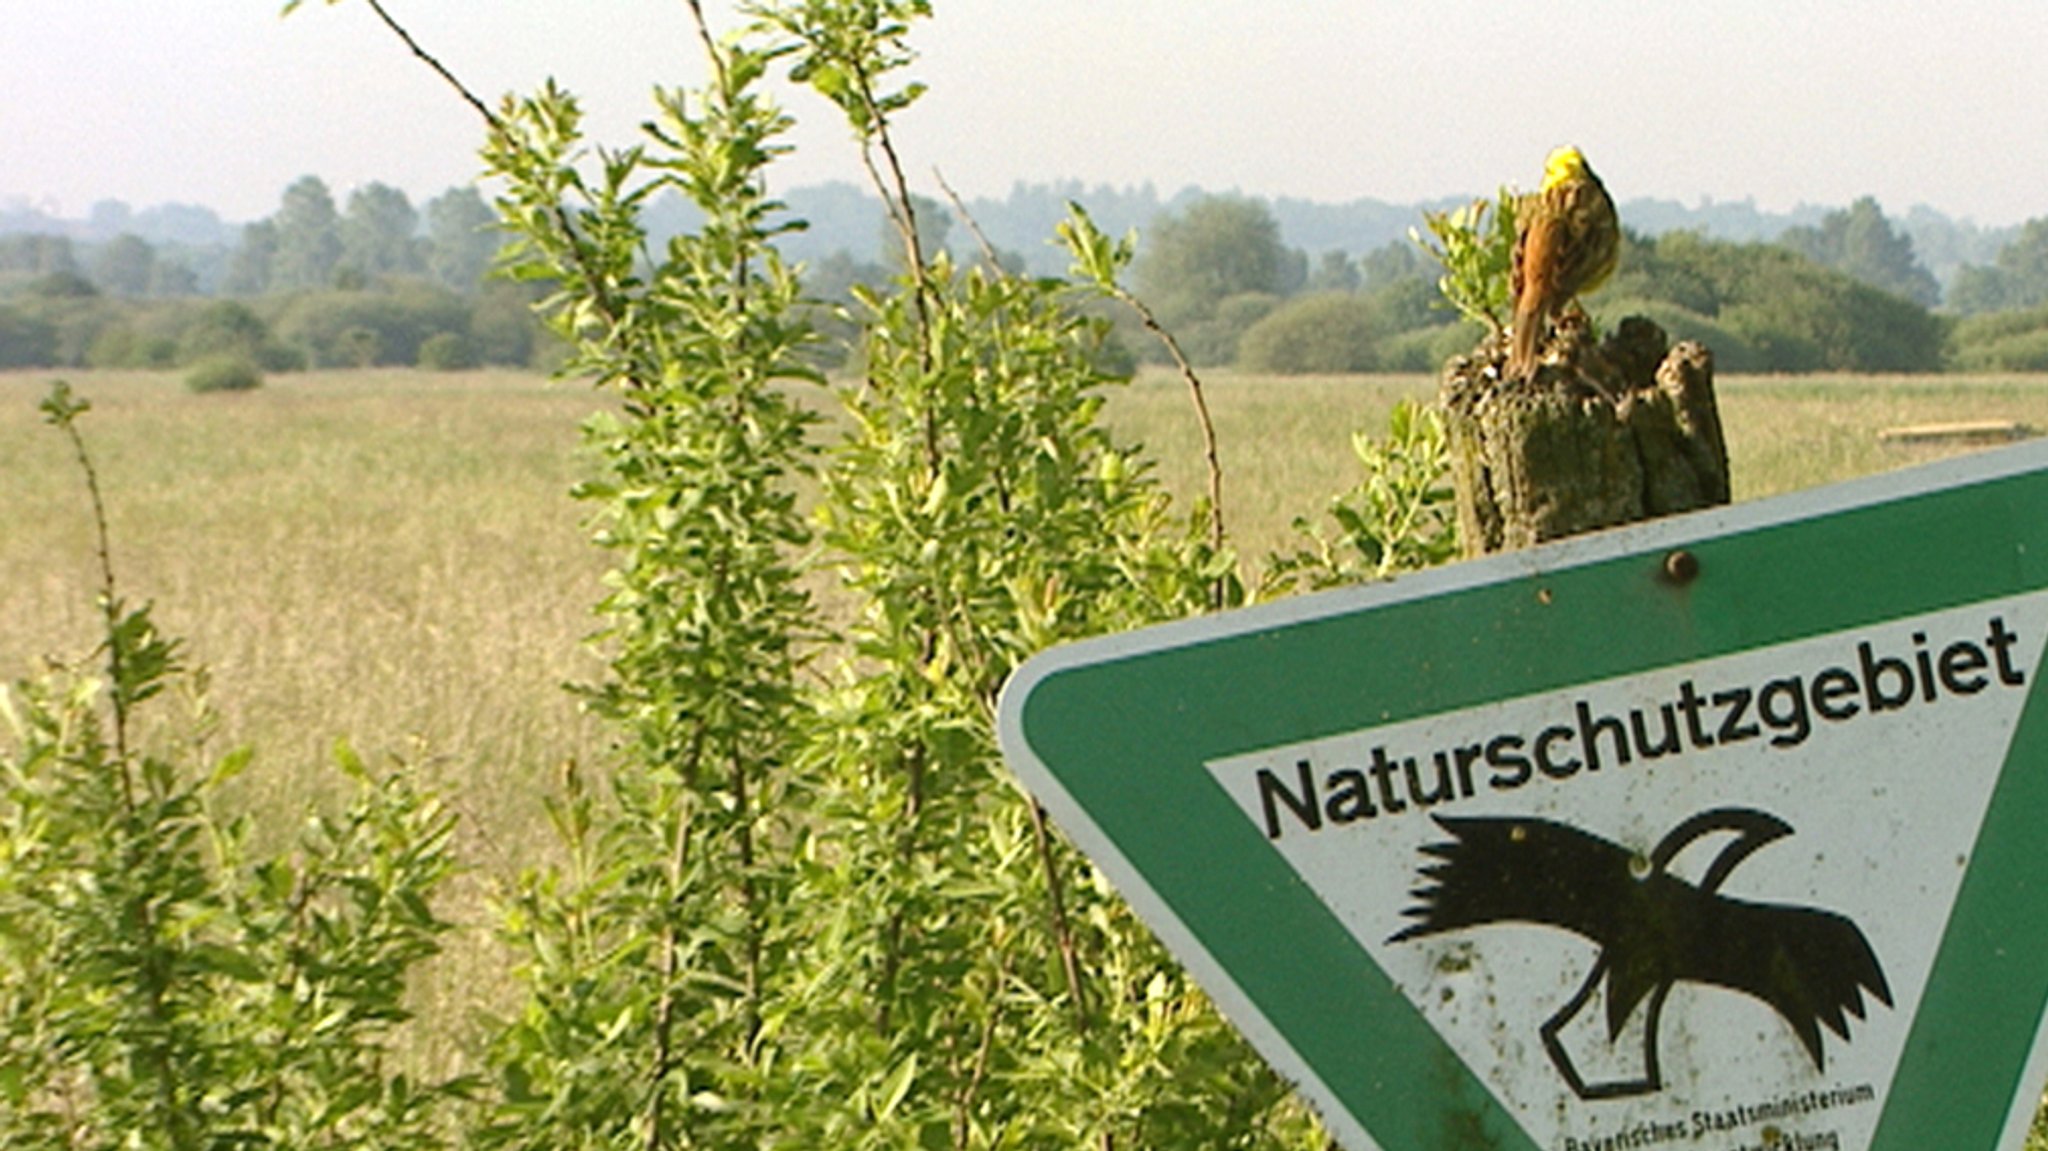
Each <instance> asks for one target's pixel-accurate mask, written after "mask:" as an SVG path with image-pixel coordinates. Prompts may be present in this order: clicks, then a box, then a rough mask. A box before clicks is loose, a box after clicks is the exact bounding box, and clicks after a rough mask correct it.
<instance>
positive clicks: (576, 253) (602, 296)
mask: <svg viewBox="0 0 2048 1151" xmlns="http://www.w3.org/2000/svg"><path fill="white" fill-rule="evenodd" d="M368 3H369V5H370V11H372V12H375V13H376V14H377V19H379V20H381V21H383V22H384V26H385V27H386V28H389V29H390V30H391V32H392V34H393V35H395V36H397V37H398V38H399V40H400V41H402V42H403V43H404V44H405V46H406V48H407V49H408V50H410V51H411V52H412V54H413V56H414V57H416V58H417V59H418V60H419V61H420V62H421V63H423V64H425V65H426V66H427V67H428V68H430V69H432V70H433V72H434V74H435V75H437V76H439V77H441V79H442V80H443V81H444V82H446V83H447V85H448V86H449V87H450V88H452V89H454V90H455V94H456V95H457V96H460V97H461V98H462V100H463V102H464V103H466V104H468V105H469V106H470V107H471V108H473V109H475V110H476V114H477V115H479V116H481V117H483V121H484V123H485V124H486V125H487V126H488V127H489V128H490V130H491V131H492V132H493V133H496V134H499V135H504V134H506V133H507V132H508V131H509V126H508V125H507V124H506V122H505V119H504V117H502V116H499V115H498V114H497V113H495V112H493V111H491V109H490V106H489V105H488V104H485V103H484V102H483V99H482V98H481V97H479V96H478V95H477V94H476V92H475V91H474V90H473V89H471V88H470V87H469V85H467V84H464V83H463V82H462V80H461V79H460V78H458V77H457V76H456V75H455V73H454V72H452V71H450V70H449V68H448V66H447V65H445V64H443V63H441V61H440V59H439V58H437V57H436V56H434V55H433V54H432V53H431V52H428V51H427V50H426V49H425V48H424V47H422V46H421V45H420V43H419V41H417V40H415V39H413V36H412V33H411V32H409V31H407V30H406V28H405V26H404V25H403V24H400V23H399V22H398V20H397V19H396V18H395V17H393V16H392V15H391V13H390V12H389V11H387V10H386V9H385V7H384V5H383V3H382V0H368ZM691 7H693V8H694V7H696V4H695V3H694V0H692V3H691ZM706 35H707V42H708V35H709V34H708V33H706ZM712 59H713V61H714V64H716V63H717V60H718V57H717V55H716V53H715V52H714V53H713V56H712ZM719 66H720V67H721V68H722V65H719ZM548 214H549V215H550V216H552V217H553V218H554V221H555V227H556V229H557V230H558V231H560V232H561V234H562V238H563V239H564V240H565V241H567V242H568V248H569V257H570V259H572V260H574V261H575V264H576V270H577V271H578V272H580V273H582V276H583V281H584V282H585V283H587V284H589V285H590V291H591V294H592V296H593V298H594V299H593V302H594V303H596V305H597V308H598V311H599V312H600V313H602V314H603V316H604V318H605V320H606V321H607V322H608V323H609V324H610V325H611V326H613V327H616V326H617V325H618V322H619V318H620V316H621V315H622V314H623V309H622V308H620V307H619V304H618V301H617V300H615V299H614V298H613V296H612V292H611V290H610V289H609V288H608V287H607V286H606V285H605V282H604V280H603V278H602V277H600V276H599V275H598V273H597V269H596V268H594V267H593V266H592V265H591V262H590V254H589V252H588V251H586V250H585V249H584V245H583V238H582V237H581V236H580V235H579V234H578V233H577V231H576V224H575V221H574V220H573V219H572V218H571V217H570V215H569V209H568V208H567V207H566V206H564V205H563V204H562V202H561V201H560V200H556V201H555V202H554V203H552V204H551V205H550V206H549V213H548ZM629 382H632V383H635V384H636V386H637V381H629Z"/></svg>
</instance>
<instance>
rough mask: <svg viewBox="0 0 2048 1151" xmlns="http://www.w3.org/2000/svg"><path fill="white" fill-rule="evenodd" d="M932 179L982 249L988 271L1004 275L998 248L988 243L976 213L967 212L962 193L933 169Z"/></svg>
mask: <svg viewBox="0 0 2048 1151" xmlns="http://www.w3.org/2000/svg"><path fill="white" fill-rule="evenodd" d="M932 178H933V179H934V180H937V181H938V182H939V189H940V190H941V191H943V192H945V193H946V199H947V200H949V201H951V202H952V205H953V211H954V212H955V213H957V214H958V215H959V217H960V222H961V223H963V224H966V225H967V230H968V231H969V232H970V233H972V234H973V236H974V242H975V243H976V244H977V245H979V246H980V248H981V258H982V259H983V260H985V261H987V262H988V270H989V271H990V272H992V273H994V274H995V275H998V276H1000V275H1002V274H1003V262H1002V261H1001V260H999V259H997V258H996V246H995V245H994V244H991V243H989V242H988V235H987V234H986V233H984V232H983V231H982V230H981V221H979V220H976V219H975V218H974V213H972V212H970V211H968V210H967V205H966V204H964V203H962V202H961V201H960V193H958V192H955V191H954V190H953V185H951V184H948V183H946V175H945V173H943V172H941V171H939V170H938V168H937V167H933V168H932Z"/></svg>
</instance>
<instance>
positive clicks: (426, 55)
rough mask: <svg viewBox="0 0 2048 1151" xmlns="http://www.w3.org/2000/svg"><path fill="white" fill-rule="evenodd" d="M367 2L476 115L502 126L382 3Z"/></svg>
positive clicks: (375, 0)
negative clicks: (465, 101)
mask: <svg viewBox="0 0 2048 1151" xmlns="http://www.w3.org/2000/svg"><path fill="white" fill-rule="evenodd" d="M369 3H370V11H372V12H375V13H376V14H377V19H379V20H382V21H383V22H384V26H385V27H386V28H389V29H391V31H392V32H394V33H396V34H397V36H398V38H399V39H400V40H403V41H404V42H405V46H406V47H407V48H409V49H411V50H412V54H413V55H414V56H416V57H418V58H419V60H420V62H421V63H423V64H425V65H426V66H427V67H429V68H432V69H433V70H434V72H435V74H436V75H438V76H440V77H441V79H443V80H445V81H447V82H448V86H449V87H451V88H453V89H455V91H456V94H457V95H459V96H461V97H462V98H463V99H464V100H467V101H468V102H469V106H470V107H472V108H475V109H476V114H477V115H479V116H482V117H483V118H484V121H485V122H486V123H488V124H490V126H491V127H492V128H494V129H495V128H500V127H502V126H503V125H502V123H501V122H500V121H499V119H498V115H497V113H495V112H493V111H491V109H490V107H489V106H488V105H486V104H485V103H484V102H483V101H482V100H480V99H478V98H477V95H476V93H475V92H472V91H470V90H469V87H468V86H467V85H465V84H464V83H463V82H462V81H460V80H458V79H456V78H455V73H453V72H450V71H449V70H448V68H447V66H445V65H443V64H442V63H441V61H439V60H437V59H435V58H434V56H433V54H432V53H430V52H428V51H427V50H426V49H425V48H422V47H420V44H419V41H417V40H415V39H413V38H412V33H410V32H408V31H406V30H405V26H404V25H402V24H400V23H399V22H398V21H397V20H395V19H393V18H392V16H391V13H389V12H386V11H385V10H384V5H383V4H382V3H380V2H379V0H369Z"/></svg>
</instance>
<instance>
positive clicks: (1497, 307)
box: [1408, 187, 1521, 332]
mask: <svg viewBox="0 0 2048 1151" xmlns="http://www.w3.org/2000/svg"><path fill="white" fill-rule="evenodd" d="M1520 207H1521V197H1520V196H1518V195H1516V194H1515V193H1514V191H1513V190H1511V189H1509V188H1505V187H1503V188H1501V189H1500V193H1499V195H1498V196H1497V197H1496V198H1495V199H1493V200H1491V201H1488V200H1474V201H1473V202H1472V203H1470V204H1467V205H1466V206H1464V207H1462V208H1456V209H1453V210H1451V211H1449V212H1425V213H1423V216H1422V220H1423V225H1424V227H1426V228H1427V229H1428V233H1429V234H1428V235H1427V236H1424V235H1423V233H1422V232H1420V231H1416V230H1414V229H1410V231H1409V233H1408V235H1409V237H1410V238H1411V239H1413V240H1414V241H1415V243H1416V244H1418V245H1419V246H1421V248H1422V249H1423V250H1424V251H1425V252H1428V253H1429V255H1430V256H1431V257H1432V258H1433V259H1435V261H1436V262H1437V265H1438V266H1439V267H1441V268H1442V269H1443V276H1442V277H1441V278H1439V279H1438V280H1437V290H1438V291H1440V292H1441V293H1443V297H1444V299H1445V300H1446V301H1448V302H1449V303H1450V305H1451V307H1453V308H1456V309H1457V310H1458V313H1459V314H1460V315H1462V316H1464V317H1465V318H1466V319H1468V320H1472V321H1475V322H1477V323H1481V324H1485V325H1486V327H1487V328H1488V329H1489V330H1491V331H1494V332H1499V331H1501V330H1502V329H1503V328H1504V327H1505V325H1506V317H1507V315H1508V310H1509V309H1510V308H1511V307H1512V306H1513V304H1514V293H1513V291H1512V290H1511V288H1512V285H1511V283H1510V273H1511V272H1512V270H1513V267H1514V253H1515V216H1516V213H1517V211H1518V210H1519V209H1520Z"/></svg>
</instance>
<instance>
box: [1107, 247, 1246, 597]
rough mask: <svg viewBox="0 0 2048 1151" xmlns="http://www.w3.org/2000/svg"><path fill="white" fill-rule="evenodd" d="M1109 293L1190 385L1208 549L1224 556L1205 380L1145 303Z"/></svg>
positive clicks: (1216, 590)
mask: <svg viewBox="0 0 2048 1151" xmlns="http://www.w3.org/2000/svg"><path fill="white" fill-rule="evenodd" d="M1110 290H1111V291H1112V292H1114V293H1115V294H1116V298H1117V299H1119V300H1122V301H1123V302H1124V304H1125V306H1127V307H1129V308H1130V309H1131V310H1132V311H1134V312H1136V313H1137V314H1138V320H1139V321H1140V322H1141V323H1143V324H1144V325H1145V330H1146V331H1148V332H1151V333H1152V334H1153V335H1154V336H1157V337H1158V338H1159V342H1160V343H1162V344H1164V345H1165V346H1166V354H1167V355H1169V356H1171V357H1173V362H1174V364H1175V365H1177V366H1178V367H1179V368H1180V378H1181V379H1183V380H1185V381H1187V385H1188V396H1189V397H1190V398H1191V399H1192V400H1193V401H1194V404H1195V418H1196V419H1197V420H1198V421H1199V422H1200V424H1201V426H1202V456H1203V459H1204V460H1205V461H1206V463H1207V464H1208V469H1209V546H1210V547H1212V548H1214V549H1215V550H1216V551H1218V552H1221V551H1222V550H1223V543H1224V540H1225V539H1227V538H1228V536H1227V534H1226V533H1225V531H1224V529H1223V460H1222V458H1221V457H1220V456H1218V455H1217V452H1216V424H1215V421H1213V420H1211V419H1210V418H1209V402H1208V400H1206V399H1205V398H1203V395H1202V378H1201V377H1200V376H1198V375H1196V374H1195V366H1194V365H1193V364H1191V363H1189V362H1188V357H1187V354H1186V353H1184V352H1182V351H1181V347H1180V341H1179V340H1176V339H1174V338H1173V333H1172V332H1169V331H1167V330H1166V326H1165V325H1163V324H1161V323H1160V322H1159V319H1158V317H1156V316H1154V315H1153V314H1152V309H1150V308H1148V307H1146V306H1145V301H1143V300H1140V299H1139V298H1138V297H1136V296H1134V295H1132V294H1131V293H1130V292H1129V291H1128V290H1126V289H1125V288H1124V287H1123V286H1122V285H1120V284H1115V283H1112V284H1111V285H1110ZM1209 606H1210V608H1211V609H1218V610H1220V609H1221V608H1222V607H1223V577H1221V576H1218V577H1217V578H1216V582H1215V583H1213V584H1211V585H1210V588H1209Z"/></svg>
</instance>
